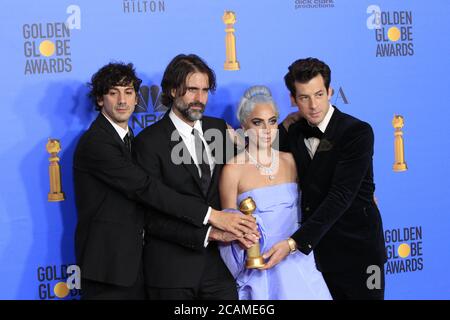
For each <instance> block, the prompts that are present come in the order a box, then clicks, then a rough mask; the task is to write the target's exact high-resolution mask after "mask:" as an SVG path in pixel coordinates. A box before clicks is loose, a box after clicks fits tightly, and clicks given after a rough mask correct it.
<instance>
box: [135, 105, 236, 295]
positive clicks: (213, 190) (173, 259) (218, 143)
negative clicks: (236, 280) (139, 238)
mask: <svg viewBox="0 0 450 320" xmlns="http://www.w3.org/2000/svg"><path fill="white" fill-rule="evenodd" d="M169 111H170V110H169ZM169 111H168V112H167V113H166V115H165V116H164V117H163V118H162V119H161V120H160V121H158V122H157V123H155V124H153V125H152V126H150V127H147V128H146V129H144V130H143V131H142V132H141V133H140V134H139V135H138V136H137V137H136V139H135V141H134V151H135V155H136V161H137V163H138V164H139V165H140V166H142V168H144V169H145V171H146V173H148V174H149V175H150V176H152V177H155V178H157V179H159V180H161V181H163V182H164V183H165V184H166V185H167V186H169V187H171V188H173V189H175V190H177V191H178V192H180V193H181V194H184V195H188V196H190V197H195V198H197V199H198V200H199V201H202V202H203V203H205V204H207V205H208V206H211V207H213V208H215V209H220V197H219V192H218V178H219V177H220V173H221V170H222V167H223V164H224V162H225V161H226V157H227V153H226V152H222V151H223V150H225V149H226V147H227V146H228V148H231V149H229V150H233V147H232V145H231V146H230V141H229V139H227V133H226V129H227V126H226V123H225V122H224V121H223V120H222V119H218V118H212V117H206V116H204V117H203V119H202V128H203V132H204V137H205V140H206V141H207V142H208V144H209V146H210V148H211V151H212V155H213V157H214V158H215V162H216V164H215V167H214V171H213V173H212V180H211V184H210V187H209V191H208V193H207V194H206V195H204V194H203V192H202V189H201V182H200V177H199V174H198V170H197V167H196V165H195V164H194V163H193V161H192V158H191V157H190V154H189V151H188V150H187V148H186V146H185V144H184V142H183V140H182V138H181V137H180V136H179V134H178V131H177V130H176V128H175V126H174V124H173V123H172V121H171V120H170V118H169ZM209 129H214V130H215V132H216V133H219V135H220V136H221V138H220V137H219V138H218V139H217V136H216V140H214V139H209V138H208V137H207V136H208V134H207V132H208V130H209ZM209 133H211V132H209ZM172 135H173V136H172ZM214 146H215V147H214ZM231 153H232V154H231V155H229V156H233V155H234V154H233V152H231ZM173 154H177V155H180V154H181V155H183V156H184V159H185V161H183V163H179V162H178V163H177V162H176V161H174V160H173V158H172V155H173ZM162 196H163V197H166V198H167V201H173V202H174V203H176V205H178V206H179V207H180V208H183V209H184V208H185V203H184V202H182V201H178V200H177V199H172V198H171V197H170V195H162ZM206 212H207V210H206V209H205V211H204V212H203V216H202V219H201V220H198V221H190V223H180V220H179V219H171V220H167V221H166V222H161V221H160V220H154V219H153V217H155V216H160V215H163V214H164V213H163V212H160V211H159V210H151V212H149V214H148V215H147V217H148V219H147V221H146V231H147V232H146V245H145V249H144V252H145V258H144V261H145V275H146V284H147V285H148V286H152V287H159V288H192V287H196V286H198V284H199V282H200V279H201V276H202V274H203V272H204V269H205V268H209V269H210V270H213V272H216V271H217V273H218V274H226V275H227V276H229V278H230V279H231V280H232V278H231V275H230V274H229V271H228V269H227V268H226V266H225V265H224V263H223V261H222V259H221V258H220V254H219V251H218V248H217V244H216V243H215V242H210V243H209V245H208V246H207V248H204V246H203V240H204V238H205V236H206V232H203V230H204V228H205V227H206V228H207V227H209V226H208V225H207V226H204V225H203V219H204V217H205V215H206ZM188 222H189V221H188ZM193 225H194V226H196V228H197V229H198V232H195V231H194V228H195V227H194V228H193ZM199 228H200V229H199ZM193 235H196V236H193ZM200 235H203V238H202V237H201V236H200ZM185 237H188V239H195V240H197V241H198V242H195V241H194V240H192V241H190V242H188V241H186V239H185ZM199 240H200V241H199ZM188 243H190V245H188Z"/></svg>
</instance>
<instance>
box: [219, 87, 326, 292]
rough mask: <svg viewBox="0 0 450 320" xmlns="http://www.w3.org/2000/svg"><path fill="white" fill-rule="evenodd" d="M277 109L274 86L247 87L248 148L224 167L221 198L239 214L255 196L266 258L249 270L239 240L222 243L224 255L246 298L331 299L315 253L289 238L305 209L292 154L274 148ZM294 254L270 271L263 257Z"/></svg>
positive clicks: (242, 116)
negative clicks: (301, 205)
mask: <svg viewBox="0 0 450 320" xmlns="http://www.w3.org/2000/svg"><path fill="white" fill-rule="evenodd" d="M278 116H279V113H278V108H277V106H276V103H275V102H274V100H273V98H272V94H271V92H270V90H269V88H267V87H265V86H253V87H250V88H249V89H247V90H246V91H245V93H244V95H243V97H242V99H241V101H240V103H239V107H238V110H237V118H238V119H239V122H240V123H241V126H242V128H243V129H244V131H245V135H246V136H247V137H248V144H247V146H246V148H245V150H244V151H243V152H242V153H240V154H238V155H237V156H236V157H234V158H233V159H231V160H230V161H229V162H228V163H227V164H226V165H225V166H224V168H223V170H222V176H221V179H220V182H219V183H220V187H219V190H220V199H221V204H222V207H223V208H229V210H230V211H236V210H237V208H239V204H240V203H241V202H242V201H243V200H244V199H246V198H248V197H251V198H252V199H253V200H254V202H255V203H256V210H255V211H254V213H253V215H254V217H255V218H256V221H257V223H258V227H259V230H260V234H261V238H260V239H259V244H260V248H261V253H264V255H263V257H262V259H259V260H255V261H256V262H254V263H253V265H252V267H253V268H247V267H246V259H247V255H246V251H245V250H244V249H243V248H242V247H241V246H240V245H239V243H238V242H237V241H233V242H230V243H225V244H221V245H220V254H221V256H222V259H223V260H224V262H225V264H226V265H227V267H228V268H229V270H230V271H231V273H232V274H233V276H234V277H235V279H236V282H237V285H238V293H239V299H241V300H276V299H283V300H288V299H307V300H311V299H331V295H330V292H329V290H328V288H327V286H326V284H325V281H324V279H323V276H322V274H321V273H320V272H319V271H318V270H317V269H316V265H315V261H314V255H313V254H309V255H307V256H306V255H304V254H303V253H301V252H299V251H298V250H295V248H292V242H291V241H290V238H289V237H290V236H291V234H293V233H294V232H295V231H296V230H297V229H298V226H299V222H300V208H299V206H298V202H299V195H300V194H299V191H300V190H299V189H298V186H297V169H296V165H295V161H294V159H293V156H292V155H291V154H290V153H285V152H280V151H278V150H277V148H276V146H274V145H273V142H274V141H275V137H276V135H277V128H278ZM280 250H281V251H286V252H289V251H292V254H290V255H288V256H287V257H286V258H285V259H284V260H282V261H281V262H280V263H278V264H277V265H276V266H275V267H273V268H271V269H268V268H266V267H265V265H264V262H265V261H264V259H269V258H276V257H275V256H276V254H277V252H279V251H280Z"/></svg>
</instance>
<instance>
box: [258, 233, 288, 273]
mask: <svg viewBox="0 0 450 320" xmlns="http://www.w3.org/2000/svg"><path fill="white" fill-rule="evenodd" d="M290 252H291V249H290V247H289V244H288V242H287V241H286V240H283V241H280V242H278V243H276V244H274V245H273V247H272V248H270V250H269V251H267V252H266V253H264V254H263V258H264V259H269V261H267V263H266V265H265V266H264V267H262V268H261V270H267V269H270V268H272V267H274V266H276V265H277V264H278V263H279V262H280V261H282V260H283V259H284V258H286V257H287V256H288V255H289V253H290Z"/></svg>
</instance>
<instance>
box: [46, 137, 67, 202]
mask: <svg viewBox="0 0 450 320" xmlns="http://www.w3.org/2000/svg"><path fill="white" fill-rule="evenodd" d="M46 148H47V152H48V153H50V158H49V159H48V160H49V161H50V165H49V167H48V170H49V174H50V192H49V193H48V201H51V202H56V201H64V193H63V192H62V191H61V171H60V167H59V158H58V156H57V154H58V152H60V151H61V144H60V143H59V140H57V139H50V138H49V139H48V142H47V145H46Z"/></svg>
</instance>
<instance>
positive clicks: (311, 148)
mask: <svg viewBox="0 0 450 320" xmlns="http://www.w3.org/2000/svg"><path fill="white" fill-rule="evenodd" d="M333 112H334V107H333V106H332V105H331V104H330V108H329V109H328V112H327V114H326V115H325V118H323V120H322V122H321V123H319V124H318V125H317V128H319V130H320V131H321V132H322V133H324V132H325V130H326V129H327V127H328V123H330V119H331V116H332V115H333ZM319 143H320V139H319V138H316V137H310V138H305V145H306V149H308V153H309V156H310V157H311V159H312V158H314V154H315V153H316V150H317V147H318V146H319Z"/></svg>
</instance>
